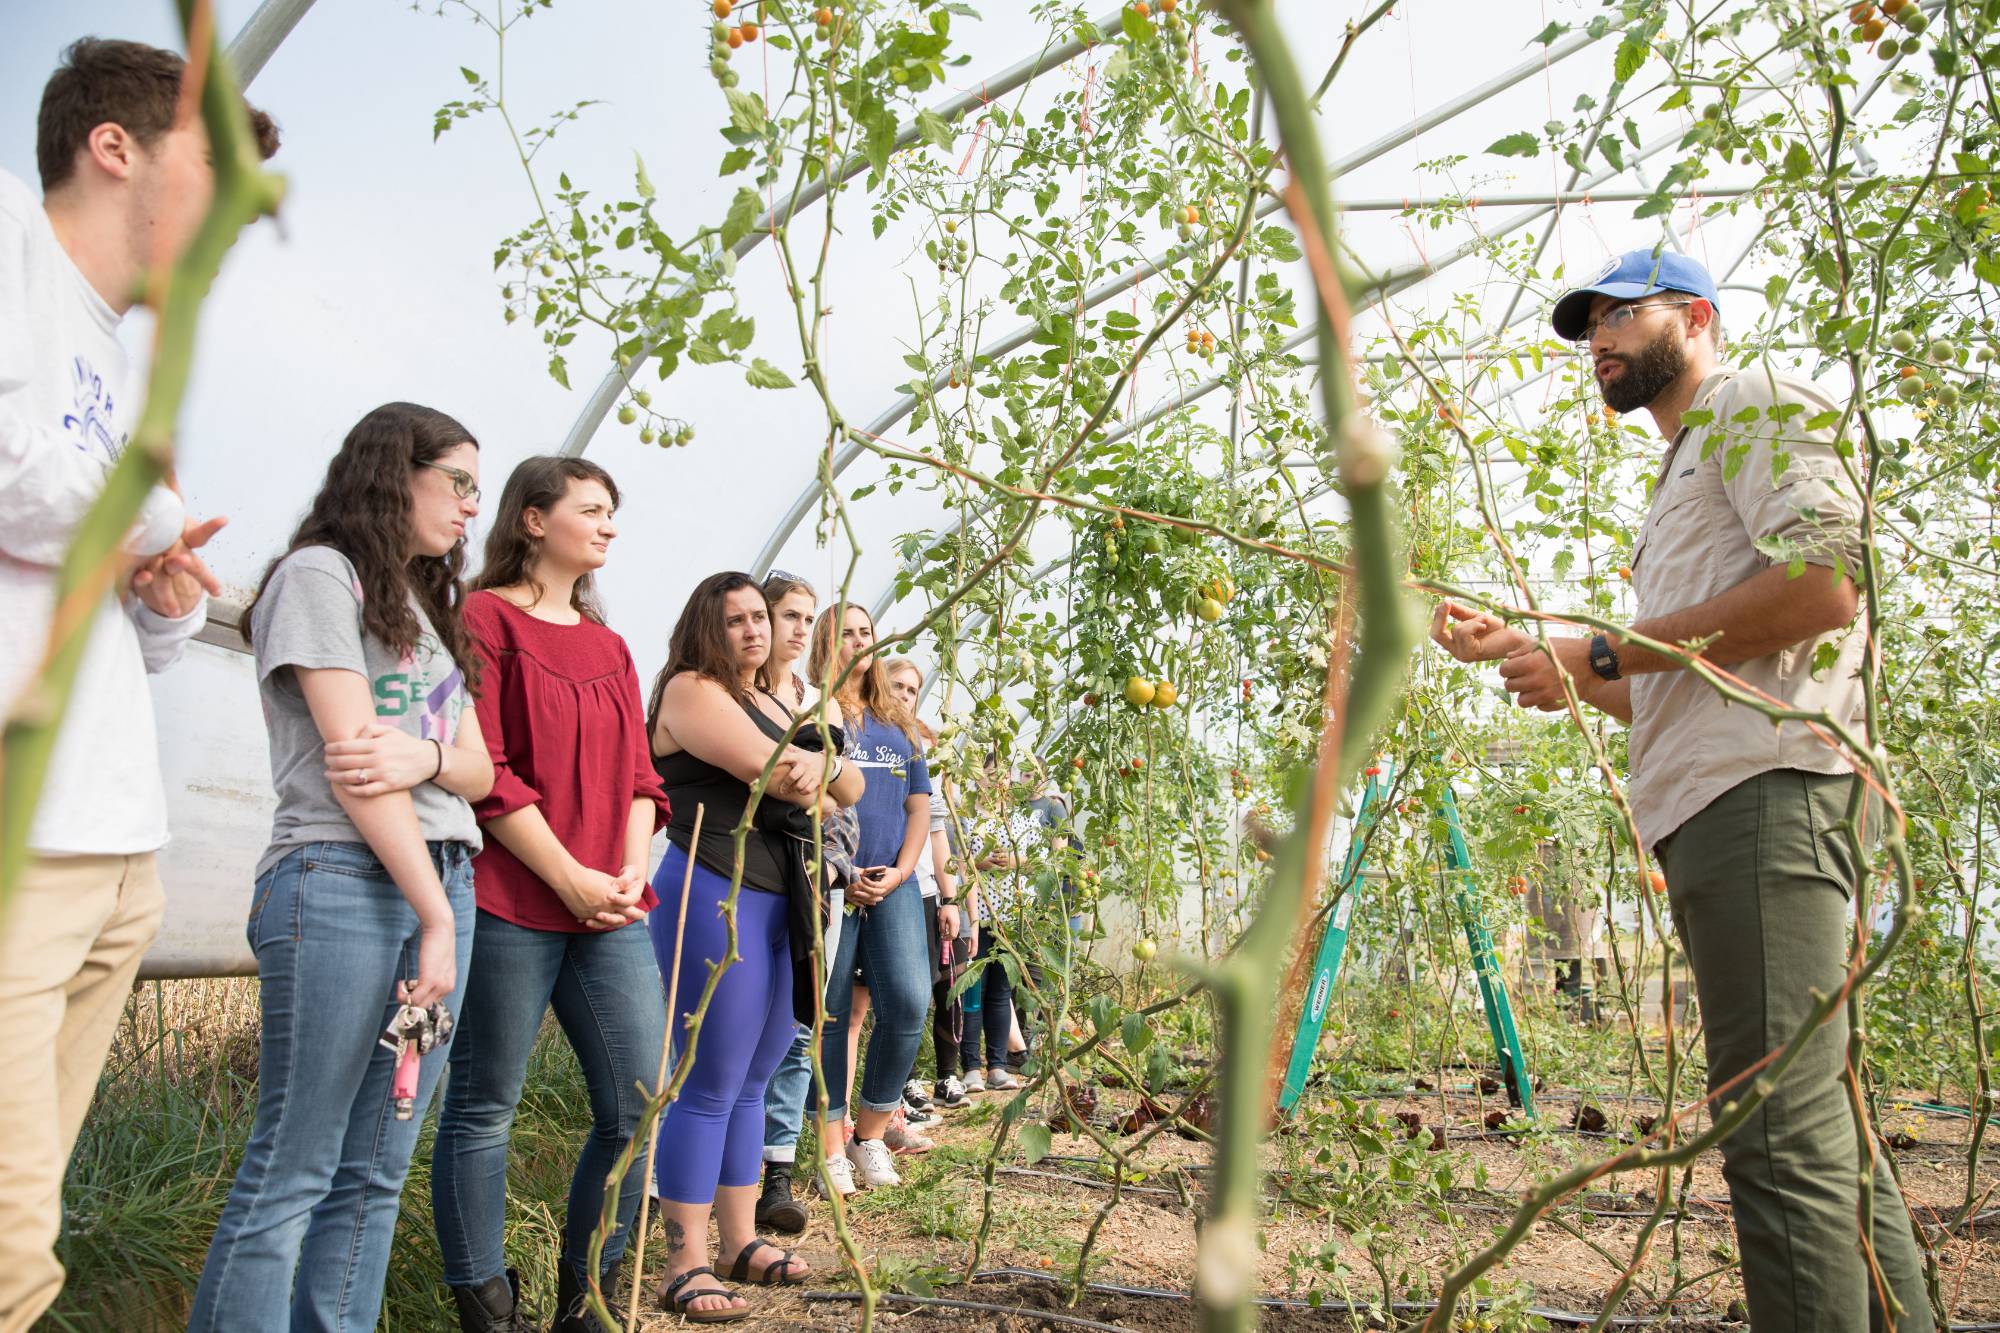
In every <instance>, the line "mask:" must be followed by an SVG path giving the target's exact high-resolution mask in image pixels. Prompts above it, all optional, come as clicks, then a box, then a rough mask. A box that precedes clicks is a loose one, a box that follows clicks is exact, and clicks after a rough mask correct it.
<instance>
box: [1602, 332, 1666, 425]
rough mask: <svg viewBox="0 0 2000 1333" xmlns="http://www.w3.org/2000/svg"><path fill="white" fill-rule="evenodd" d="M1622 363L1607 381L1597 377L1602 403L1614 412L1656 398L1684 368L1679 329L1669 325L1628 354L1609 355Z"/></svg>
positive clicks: (1630, 408)
mask: <svg viewBox="0 0 2000 1333" xmlns="http://www.w3.org/2000/svg"><path fill="white" fill-rule="evenodd" d="M1608 359H1610V360H1614V361H1617V362H1619V363H1620V364H1621V365H1623V366H1624V370H1623V372H1621V373H1620V374H1619V375H1618V377H1617V378H1615V379H1613V380H1612V381H1611V382H1610V383H1609V384H1604V383H1602V381H1600V386H1601V387H1602V389H1603V392H1604V405H1605V406H1606V407H1608V408H1610V409H1611V410H1612V411H1614V412H1636V411H1637V410H1639V409H1640V408H1642V407H1644V406H1646V405H1647V404H1648V403H1650V402H1652V401H1653V400H1654V399H1655V398H1658V397H1659V396H1660V395H1661V394H1662V393H1664V392H1665V391H1666V388H1667V386H1668V385H1670V384H1672V383H1673V382H1674V381H1675V380H1677V379H1679V378H1680V377H1681V372H1683V371H1685V370H1686V369H1687V348H1686V347H1684V346H1683V345H1682V343H1681V335H1680V330H1679V329H1677V328H1669V329H1667V330H1666V331H1664V332H1662V333H1661V334H1660V336H1659V337H1658V338H1655V339H1654V340H1653V341H1652V342H1650V343H1648V344H1647V345H1646V346H1644V347H1642V348H1640V349H1639V350H1638V351H1637V352H1636V353H1634V354H1633V355H1631V356H1616V357H1611V358H1608Z"/></svg>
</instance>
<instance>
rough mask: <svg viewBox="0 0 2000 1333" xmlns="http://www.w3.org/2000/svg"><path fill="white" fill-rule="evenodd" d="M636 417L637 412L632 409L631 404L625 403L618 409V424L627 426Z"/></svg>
mask: <svg viewBox="0 0 2000 1333" xmlns="http://www.w3.org/2000/svg"><path fill="white" fill-rule="evenodd" d="M638 419H639V414H638V413H637V412H635V411H634V410H633V409H632V404H630V403H627V404H625V405H624V406H623V407H621V408H619V409H618V424H619V425H621V426H629V425H631V424H632V423H633V422H635V421H637V420H638Z"/></svg>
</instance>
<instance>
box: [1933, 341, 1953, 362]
mask: <svg viewBox="0 0 2000 1333" xmlns="http://www.w3.org/2000/svg"><path fill="white" fill-rule="evenodd" d="M1930 353H1931V360H1933V361H1935V362H1937V363H1938V364H1939V365H1941V366H1944V365H1950V364H1952V363H1953V362H1955V361H1957V360H1958V347H1957V345H1956V344H1955V343H1953V342H1952V340H1951V339H1949V338H1938V339H1936V340H1934V341H1933V342H1932V343H1931V346H1930Z"/></svg>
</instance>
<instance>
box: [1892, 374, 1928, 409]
mask: <svg viewBox="0 0 2000 1333" xmlns="http://www.w3.org/2000/svg"><path fill="white" fill-rule="evenodd" d="M1929 389H1930V385H1928V384H1925V383H1924V377H1923V376H1921V375H1912V376H1910V377H1909V378H1908V379H1906V380H1897V381H1896V396H1897V397H1898V398H1901V399H1902V400H1903V401H1904V402H1906V403H1914V402H1916V401H1917V400H1918V399H1919V398H1922V397H1923V396H1924V394H1925V393H1926V392H1928V391H1929Z"/></svg>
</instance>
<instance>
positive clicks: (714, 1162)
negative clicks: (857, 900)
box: [647, 573, 862, 1317]
mask: <svg viewBox="0 0 2000 1333" xmlns="http://www.w3.org/2000/svg"><path fill="white" fill-rule="evenodd" d="M770 648H771V635H770V611H769V607H768V606H767V605H766V603H765V601H764V594H763V592H762V590H761V589H760V588H759V587H758V585H757V584H756V582H754V581H753V580H752V579H751V578H750V577H749V576H748V575H746V574H737V573H728V574H715V575H711V576H710V577H709V578H707V579H704V580H703V581H702V582H701V584H700V585H699V586H698V587H696V588H695V590H694V593H693V595H692V596H690V597H689V598H688V604H687V607H686V608H685V609H684V610H683V611H682V612H681V618H680V621H679V623H678V624H676V625H675V626H674V632H673V639H672V642H671V644H670V645H669V648H668V656H667V664H666V666H665V667H663V668H662V669H661V671H660V675H659V678H658V680H656V681H655V682H654V685H653V700H652V706H651V708H650V710H649V716H648V719H647V730H648V732H649V733H650V735H651V738H652V746H653V762H654V767H655V769H656V770H657V771H658V773H659V775H660V779H661V782H662V784H663V785H664V786H665V787H666V789H667V794H668V797H669V798H670V800H671V803H672V806H673V816H672V819H671V820H670V822H669V823H668V826H667V844H668V845H667V854H666V856H665V857H663V858H662V859H661V861H660V868H659V871H658V872H657V873H656V874H655V876H654V879H653V888H654V892H655V893H657V894H658V895H659V898H660V906H661V908H662V909H664V910H660V911H656V912H654V913H653V914H652V915H651V916H650V917H649V918H648V924H649V928H650V929H651V931H652V933H653V948H654V952H655V953H656V955H657V956H658V958H659V960H660V975H661V976H662V977H663V978H670V977H672V976H674V974H675V970H674V962H675V958H674V953H675V931H676V928H677V924H678V922H679V921H680V919H681V917H682V904H681V901H680V900H681V898H682V896H683V892H684V890H683V886H685V896H686V898H687V902H686V908H685V921H686V924H685V927H684V928H682V929H683V934H682V937H681V940H680V945H679V949H680V959H679V962H680V967H679V977H680V985H679V988H678V991H677V993H676V994H673V995H669V996H668V997H667V1012H668V1014H669V1016H670V1022H669V1029H670V1031H671V1032H672V1033H673V1034H674V1039H675V1046H676V1050H677V1052H678V1051H679V1050H680V1049H681V1048H683V1047H684V1046H685V1044H686V1043H687V1042H688V1040H689V1039H690V1038H689V1033H688V1024H687V1020H688V1018H689V1016H690V1015H692V1013H693V1012H694V1009H695V1008H696V1006H697V1005H698V1004H699V1002H700V999H701V994H702V991H703V990H704V988H705V987H706V986H707V984H708V980H709V975H710V972H711V970H712V969H713V968H716V967H720V966H722V963H723V960H724V959H726V958H729V957H730V944H731V941H730V929H729V928H730V923H731V921H730V918H731V915H732V914H733V919H734V926H735V955H736V961H735V962H733V963H730V964H729V965H728V966H727V967H726V968H725V969H724V970H723V972H722V976H721V979H720V980H719V981H718V982H717V984H716V989H715V994H714V996H713V997H712V998H711V999H710V1001H709V1006H708V1010H707V1013H706V1014H705V1015H704V1016H703V1019H702V1025H701V1029H700V1032H699V1033H698V1034H696V1036H697V1039H696V1041H695V1056H694V1063H693V1067H692V1068H691V1069H690V1070H689V1072H688V1076H687V1080H686V1082H685V1083H684V1084H683V1085H682V1087H681V1093H680V1097H679V1098H678V1099H677V1100H676V1101H675V1102H674V1103H673V1105H672V1106H670V1107H669V1108H668V1110H667V1116H666V1123H665V1124H663V1125H662V1126H661V1129H660V1150H659V1156H658V1168H657V1172H656V1177H657V1182H658V1185H659V1192H660V1204H661V1214H662V1218H663V1220H664V1222H665V1225H666V1232H667V1245H668V1250H669V1253H668V1257H667V1280H666V1283H665V1285H664V1287H663V1288H662V1291H661V1299H662V1300H663V1301H665V1302H666V1304H667V1305H668V1307H669V1308H670V1309H671V1310H673V1312H674V1313H676V1314H697V1315H699V1314H707V1315H710V1316H711V1317H713V1316H714V1315H717V1314H721V1313H723V1312H724V1311H728V1310H732V1309H743V1308H744V1306H743V1305H742V1302H741V1298H740V1297H737V1296H735V1295H733V1294H731V1293H730V1292H729V1291H728V1289H727V1288H725V1287H723V1286H722V1285H720V1283H719V1282H718V1281H717V1279H716V1276H715V1273H714V1270H713V1269H711V1268H709V1267H707V1266H706V1265H705V1264H704V1262H703V1261H704V1260H705V1258H706V1257H707V1256H706V1250H707V1243H706V1240H705V1238H706V1236H707V1235H708V1223H709V1214H710V1211H711V1209H712V1210H713V1212H714V1214H715V1222H716V1228H717V1231H718V1241H719V1244H718V1254H717V1263H718V1265H719V1266H721V1267H722V1268H723V1269H724V1270H725V1271H726V1272H727V1274H728V1276H729V1277H730V1278H731V1280H733V1281H737V1282H764V1281H771V1282H778V1281H782V1282H786V1283H796V1282H803V1281H804V1280H805V1277H806V1265H805V1262H804V1261H803V1260H801V1259H798V1258H796V1257H794V1256H792V1255H789V1254H783V1253H781V1252H780V1251H779V1250H778V1249H777V1248H776V1247H774V1246H772V1245H770V1244H769V1243H768V1242H766V1241H763V1240H760V1239H759V1238H758V1236H757V1234H756V1223H755V1209H756V1188H757V1172H758V1167H759V1164H760V1158H761V1156H762V1150H763V1139H764V1087H765V1084H766V1083H768V1082H769V1081H770V1077H771V1072H772V1071H773V1070H774V1069H776V1068H777V1066H778V1062H779V1061H780V1060H781V1059H782V1058H783V1056H784V1054H785V1051H786V1048H787V1047H789V1046H790V1045H791V1041H792V1034H793V1031H794V1030H795V1025H796V1014H795V997H794V994H793V991H794V977H795V974H796V964H797V961H798V958H799V955H800V950H799V948H798V945H799V944H800V943H802V942H803V943H805V944H806V945H807V948H806V950H805V951H804V952H805V954H806V955H807V956H808V957H809V955H810V947H809V946H810V937H809V935H808V934H807V932H809V931H811V930H812V929H814V928H815V927H814V925H813V924H809V923H807V922H802V921H801V917H806V916H808V915H810V916H811V917H815V918H816V912H815V911H814V909H813V907H812V899H813V893H812V889H811V886H810V884H809V883H808V882H807V880H806V876H805V861H804V856H803V854H802V850H803V843H802V842H801V841H800V840H799V839H798V838H797V837H795V836H793V833H792V832H791V831H788V826H791V825H792V824H793V821H795V820H796V819H797V818H798V817H799V816H800V815H809V813H810V811H811V810H812V809H813V808H814V807H816V806H817V807H820V808H822V809H824V808H827V807H828V806H834V807H837V806H844V805H849V804H852V802H853V801H854V800H855V799H856V798H857V797H859V795H860V793H861V788H862V778H861V774H860V773H859V771H857V770H854V769H851V768H848V767H846V766H845V765H842V764H840V763H839V762H838V761H837V760H836V761H834V762H833V764H832V765H831V771H830V772H829V771H828V770H829V764H828V760H827V758H826V756H824V755H821V754H814V753H810V752H808V751H807V750H805V749H802V748H800V747H798V746H797V745H788V746H785V747H784V749H783V753H781V754H780V755H779V756H778V763H777V767H776V768H775V769H774V770H773V772H772V775H771V782H770V785H769V787H768V788H767V789H766V790H765V792H764V794H763V797H762V799H761V800H759V801H758V802H757V805H756V809H755V811H754V812H752V816H751V825H750V827H749V828H748V829H747V830H746V831H745V836H744V839H743V845H742V853H741V857H740V864H739V856H738V851H737V843H736V832H737V829H738V827H739V826H740V825H741V824H742V823H743V821H744V813H745V811H746V810H748V809H749V807H750V795H751V784H752V783H754V782H755V781H757V780H758V778H760V777H761V776H762V774H763V771H764V768H765V766H766V765H767V764H769V763H770V761H771V758H772V751H773V749H774V747H776V745H777V743H778V741H779V739H780V738H781V737H782V736H783V735H784V733H785V730H786V729H787V728H788V727H789V726H790V725H791V721H792V717H791V713H790V711H789V710H788V709H787V708H786V707H785V705H784V704H783V703H782V702H780V700H779V699H778V698H777V697H776V696H775V695H774V694H772V693H771V691H770V682H769V681H768V680H767V679H766V673H765V665H766V663H767V661H768V660H769V656H770ZM697 807H699V808H700V809H701V811H702V817H701V837H700V839H699V841H698V842H697V841H696V840H695V838H694V823H695V812H696V809H697ZM739 874H740V876H741V882H742V888H743V890H744V891H743V892H740V893H738V892H733V891H732V888H731V881H732V880H733V879H735V878H736V877H737V876H738V875H739ZM800 936H805V937H806V938H805V939H804V940H803V941H802V940H801V939H800V938H799V937H800ZM798 998H801V999H803V1000H804V1001H805V1004H806V1007H807V1010H808V1012H810V1010H811V1004H812V999H813V996H812V995H811V994H810V992H809V988H808V992H807V993H806V994H804V995H802V996H800V997H798Z"/></svg>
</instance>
